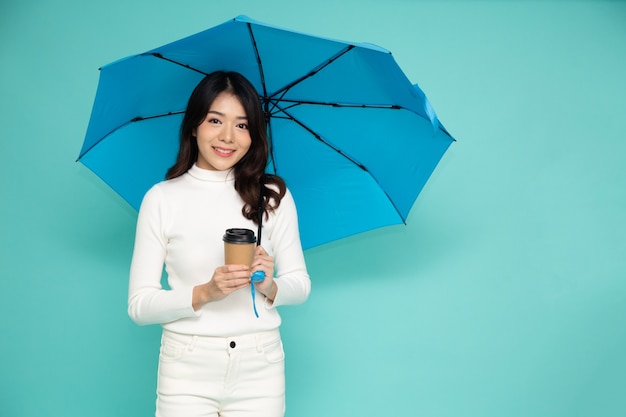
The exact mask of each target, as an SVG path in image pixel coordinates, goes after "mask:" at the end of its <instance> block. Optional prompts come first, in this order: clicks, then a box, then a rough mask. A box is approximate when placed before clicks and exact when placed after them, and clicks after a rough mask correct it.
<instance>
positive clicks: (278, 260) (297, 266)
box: [266, 191, 311, 307]
mask: <svg viewBox="0 0 626 417" xmlns="http://www.w3.org/2000/svg"><path fill="white" fill-rule="evenodd" d="M270 239H271V241H272V245H273V252H274V264H275V266H276V278H275V282H276V285H277V286H278V293H277V294H276V298H275V299H274V302H273V303H271V306H273V307H277V306H281V305H292V304H300V303H303V302H304V301H306V300H307V298H308V297H309V293H310V291H311V280H310V278H309V275H308V273H307V269H306V264H305V260H304V254H303V252H302V245H301V243H300V232H299V230H298V215H297V211H296V205H295V203H294V200H293V197H292V195H291V193H290V192H289V191H287V193H286V194H285V197H284V198H283V199H282V201H281V203H280V206H279V208H278V209H277V210H276V218H275V221H274V225H273V230H272V233H271V236H270ZM266 305H268V306H269V305H270V304H269V303H268V304H266Z"/></svg>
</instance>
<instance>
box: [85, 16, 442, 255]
mask: <svg viewBox="0 0 626 417" xmlns="http://www.w3.org/2000/svg"><path fill="white" fill-rule="evenodd" d="M216 70H227V71H237V72H240V73H242V74H243V75H244V76H246V77H247V78H248V79H249V80H250V81H251V82H252V83H253V85H254V86H255V87H256V89H257V91H258V92H259V96H260V98H261V100H262V102H263V106H264V109H265V111H266V114H267V116H268V120H269V122H268V137H269V139H270V149H271V155H270V158H269V161H268V166H267V171H268V172H273V173H276V174H278V175H280V176H281V177H283V178H284V179H285V181H286V182H287V186H288V187H289V189H290V190H291V192H292V194H293V196H294V199H295V200H296V204H297V206H298V214H299V218H300V232H301V237H302V245H303V247H304V248H305V249H306V248H310V247H313V246H317V245H320V244H323V243H326V242H330V241H333V240H336V239H340V238H342V237H346V236H350V235H354V234H356V233H360V232H364V231H367V230H372V229H375V228H378V227H382V226H387V225H392V224H399V223H404V222H405V220H406V218H407V215H408V214H409V211H410V209H411V206H412V205H413V203H414V202H415V199H416V198H417V196H418V194H419V193H420V191H421V190H422V188H423V187H424V184H425V183H426V181H427V180H428V178H429V177H430V175H431V173H432V172H433V170H434V169H435V167H436V165H437V164H438V163H439V160H440V159H441V157H442V156H443V154H444V153H445V151H446V150H447V148H448V146H449V145H450V144H451V143H452V141H453V140H454V139H453V138H452V137H451V136H450V134H449V133H448V132H447V131H446V130H445V129H444V127H443V126H442V125H441V124H440V123H439V120H438V119H437V117H436V115H435V112H434V111H433V109H432V107H431V106H430V104H429V102H428V100H427V99H426V96H425V95H424V93H423V92H422V90H420V88H419V87H418V86H417V85H413V84H411V82H410V81H409V80H408V79H407V77H406V76H405V75H404V73H403V72H402V70H401V69H400V67H399V66H398V65H397V63H396V62H395V60H394V59H393V57H392V55H391V53H390V52H389V51H387V50H385V49H383V48H380V47H378V46H375V45H371V44H362V43H350V42H343V41H338V40H332V39H325V38H321V37H316V36H311V35H307V34H303V33H298V32H294V31H290V30H285V29H282V28H278V27H275V26H271V25H267V24H264V23H261V22H258V21H254V20H252V19H250V18H248V17H245V16H239V17H237V18H235V19H233V20H230V21H228V22H226V23H223V24H221V25H219V26H216V27H213V28H210V29H208V30H205V31H203V32H200V33H197V34H195V35H192V36H189V37H186V38H184V39H180V40H178V41H175V42H173V43H170V44H167V45H164V46H161V47H159V48H156V49H153V50H150V51H147V52H145V53H142V54H138V55H134V56H130V57H127V58H124V59H121V60H119V61H116V62H113V63H111V64H109V65H106V66H104V67H102V68H101V72H100V81H99V84H98V90H97V93H96V98H95V101H94V105H93V109H92V114H91V119H90V121H89V126H88V128H87V133H86V137H85V140H84V144H83V147H82V150H81V152H80V156H79V158H78V159H79V161H81V162H82V163H83V164H84V165H85V166H87V167H88V168H89V169H91V170H92V171H93V172H94V173H95V174H97V175H98V176H99V177H100V178H102V179H103V180H104V181H105V182H106V183H107V184H108V185H109V186H111V187H112V188H113V189H114V190H115V191H116V192H117V193H119V194H120V195H121V196H122V197H123V198H124V199H125V200H126V201H127V202H128V203H130V204H131V205H132V206H133V207H134V208H136V209H138V207H139V205H140V203H141V200H142V198H143V195H144V194H145V192H146V191H147V190H148V189H149V188H150V187H151V186H152V185H153V184H155V183H156V182H158V181H162V180H163V179H164V177H165V173H166V171H167V169H168V168H169V167H170V166H171V165H172V164H173V163H174V160H175V157H176V154H177V150H178V132H179V127H180V123H181V120H182V116H183V112H184V111H185V107H186V104H187V99H188V98H189V95H190V94H191V91H192V90H193V88H194V87H195V86H196V84H198V83H199V82H200V80H201V79H202V78H203V77H204V76H205V75H206V74H208V73H211V72H213V71H216Z"/></svg>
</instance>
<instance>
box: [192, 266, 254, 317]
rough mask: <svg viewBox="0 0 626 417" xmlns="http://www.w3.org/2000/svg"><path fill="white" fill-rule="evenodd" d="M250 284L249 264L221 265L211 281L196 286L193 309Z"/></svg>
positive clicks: (197, 308)
mask: <svg viewBox="0 0 626 417" xmlns="http://www.w3.org/2000/svg"><path fill="white" fill-rule="evenodd" d="M248 285H250V268H249V267H248V266H247V265H223V266H220V267H218V268H216V269H215V272H214V273H213V278H212V279H211V281H209V282H207V283H205V284H200V285H196V286H195V287H194V289H193V296H192V298H193V299H192V305H193V309H194V310H196V311H198V310H199V309H200V308H201V307H202V306H203V305H205V304H206V303H210V302H211V301H217V300H221V299H222V298H224V297H226V296H227V295H229V294H230V293H232V292H234V291H237V290H239V289H241V288H245V287H247V286H248Z"/></svg>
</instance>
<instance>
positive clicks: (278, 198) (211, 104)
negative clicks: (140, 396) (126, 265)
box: [128, 72, 310, 417]
mask: <svg viewBox="0 0 626 417" xmlns="http://www.w3.org/2000/svg"><path fill="white" fill-rule="evenodd" d="M267 156H268V145H267V140H266V134H265V116H264V113H263V111H262V109H261V104H260V102H259V99H258V95H257V92H256V90H255V89H254V87H253V86H252V85H251V84H250V82H249V81H248V80H246V79H245V78H244V77H243V76H242V75H240V74H238V73H234V72H215V73H212V74H210V75H208V76H206V77H205V78H204V79H203V80H202V81H201V82H200V83H199V84H198V86H197V87H196V88H195V90H194V91H193V93H192V94H191V97H190V98H189V102H188V104H187V110H186V112H185V116H184V118H183V122H182V126H181V132H180V149H179V153H178V157H177V160H176V163H175V164H174V166H172V167H171V168H170V169H169V171H168V173H167V176H166V181H164V182H161V183H159V184H157V185H155V186H154V187H152V188H151V189H150V190H149V191H148V192H147V193H146V195H145V197H144V200H143V202H142V205H141V208H140V211H139V217H138V221H137V234H136V238H135V248H134V252H133V259H132V263H131V270H130V285H129V299H128V312H129V315H130V317H131V318H132V319H133V320H134V321H135V322H136V323H138V324H141V325H144V324H157V323H158V324H161V325H162V327H163V336H162V341H161V352H160V356H159V371H158V381H157V406H156V416H158V417H192V416H222V417H239V416H250V417H252V416H255V417H261V416H267V417H277V416H283V415H284V408H285V382H284V353H283V348H282V342H281V339H280V334H279V331H278V327H279V325H280V323H281V319H280V316H279V314H278V312H277V310H276V307H277V306H279V305H285V304H299V303H302V302H304V301H305V300H306V299H307V298H308V296H309V292H310V280H309V276H308V273H307V270H306V265H305V262H304V256H303V253H302V247H301V244H300V236H299V232H298V224H297V215H296V208H295V204H294V201H293V198H292V196H291V194H290V192H289V190H288V189H286V187H285V183H284V182H283V180H282V179H280V178H279V177H277V176H265V175H264V169H265V166H266V161H267ZM262 181H263V184H264V185H263V198H264V201H265V216H264V218H263V234H262V239H263V240H262V242H260V243H261V244H260V245H259V246H257V247H256V249H255V254H254V260H253V263H252V266H251V267H249V266H247V265H224V253H223V242H222V236H223V234H224V232H225V230H226V229H229V228H247V229H252V230H255V224H256V222H257V220H256V219H257V218H258V214H259V197H260V195H261V187H260V184H261V182H262ZM163 264H165V270H166V272H167V280H168V286H169V289H164V288H163V287H162V286H161V273H162V269H163ZM255 271H263V272H264V274H265V279H263V280H262V281H261V282H255V283H253V284H251V282H250V277H251V274H252V273H253V272H255ZM250 285H254V286H255V290H256V294H257V297H256V303H257V305H256V307H258V317H256V315H255V313H254V310H253V305H252V302H253V301H252V297H251V288H250Z"/></svg>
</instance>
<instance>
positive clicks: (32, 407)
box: [0, 0, 626, 417]
mask: <svg viewBox="0 0 626 417" xmlns="http://www.w3.org/2000/svg"><path fill="white" fill-rule="evenodd" d="M240 14H246V15H248V16H250V17H252V18H254V19H257V20H261V21H264V22H267V23H271V24H274V25H278V26H282V27H286V28H290V29H294V30H298V31H302V32H306V33H312V34H317V35H322V36H325V37H331V38H336V39H343V40H351V41H363V42H371V43H375V44H378V45H380V46H383V47H385V48H387V49H389V50H391V51H392V52H393V54H394V56H395V58H396V60H397V62H398V63H399V64H400V66H401V67H402V68H403V69H404V70H405V72H406V73H407V75H408V76H409V78H410V79H411V80H412V81H413V82H417V83H419V84H420V86H421V87H422V89H423V90H424V91H425V92H426V94H427V95H428V97H429V99H430V100H431V102H432V104H433V106H434V108H435V109H436V111H437V113H438V115H439V117H440V118H441V120H442V121H443V123H444V125H445V126H446V127H447V128H448V130H449V131H450V132H451V133H452V134H453V135H454V136H455V137H456V138H457V142H456V143H454V144H453V145H452V146H451V148H450V150H449V151H448V153H446V155H445V156H444V158H443V160H442V162H441V163H440V165H439V167H438V168H437V170H436V171H435V173H434V175H433V177H432V178H431V180H430V181H429V183H428V184H427V185H426V187H425V189H424V191H423V193H422V194H421V195H420V197H419V199H418V201H417V203H416V204H415V205H414V207H413V210H412V211H411V214H410V216H409V219H408V224H407V225H406V226H395V227H389V228H385V229H379V230H376V231H372V232H368V233H365V234H361V235H358V236H355V237H352V238H348V239H344V240H341V241H338V242H335V243H331V244H328V245H325V246H321V247H318V248H315V249H312V250H309V251H307V252H306V258H307V263H308V266H309V269H310V274H311V276H312V280H313V292H312V295H311V298H310V299H309V301H308V302H307V303H306V304H304V305H302V306H298V307H285V308H283V309H282V314H283V317H284V324H283V334H284V339H285V348H286V352H287V355H288V358H287V378H288V400H287V402H288V403H287V406H288V412H287V415H288V416H292V417H293V416H297V417H319V416H325V417H331V416H342V417H343V416H353V415H354V416H428V417H448V416H450V417H452V416H454V417H458V416H488V417H492V416H493V417H503V416H504V417H513V416H520V417H534V416H546V417H561V416H563V417H566V416H567V417H574V416H594V417H597V416H601V417H609V416H611V417H612V416H615V417H617V416H620V417H621V416H624V415H626V395H625V393H626V320H625V318H626V280H625V277H626V261H625V259H626V256H624V254H625V253H626V242H625V236H626V219H625V215H626V192H625V191H624V190H625V187H626V169H625V163H626V116H625V110H626V102H625V99H624V96H625V94H626V81H625V80H626V78H625V75H624V74H626V46H625V45H626V3H625V2H619V1H604V2H603V1H569V2H568V1H438V2H435V1H432V2H431V1H409V0H385V1H382V0H379V1H372V0H351V1H340V0H332V1H330V0H316V1H310V2H298V1H294V0H266V1H259V0H247V1H235V0H233V1H209V0H205V1H192V0H179V1H156V0H138V1H129V0H108V1H107V2H85V1H77V0H75V1H72V0H59V1H43V0H33V1H18V0H2V1H0V56H1V57H2V61H1V65H0V106H1V108H0V110H1V112H0V118H1V123H0V167H1V169H2V175H1V176H0V192H1V194H0V199H1V200H0V242H1V245H2V247H1V251H0V268H1V269H0V276H1V287H0V309H1V310H0V311H1V314H2V319H1V321H0V416H2V417H22V416H48V417H72V416H80V417H84V416H93V417H104V416H132V417H141V416H150V415H153V409H154V389H155V372H156V361H157V356H158V343H159V328H158V326H151V327H138V326H136V325H134V324H133V323H132V322H131V321H130V319H129V318H128V317H127V314H126V293H127V274H128V267H129V262H130V256H131V251H132V245H133V237H134V226H135V221H136V213H135V212H134V211H133V210H132V209H130V208H129V207H128V206H127V205H126V204H125V203H124V202H123V201H122V200H121V199H120V198H119V197H117V196H116V195H115V194H114V193H113V192H112V191H110V190H109V189H108V188H107V187H106V186H105V185H104V184H102V183H101V182H100V180H98V179H97V178H96V177H95V175H93V174H92V173H91V172H90V171H88V170H87V169H86V168H85V167H84V166H82V165H81V164H80V163H75V159H76V157H77V156H78V152H79V150H80V147H81V144H82V139H83V135H84V133H85V130H86V127H87V123H88V119H89V115H90V111H91V105H92V103H93V97H94V95H95V91H96V87H97V83H98V70H97V69H98V67H99V66H101V65H104V64H106V63H109V62H111V61H114V60H116V59H118V58H121V57H124V56H127V55H131V54H135V53H139V52H143V51H145V50H148V49H151V48H153V47H156V46H159V45H161V44H164V43H168V42H170V41H173V40H175V39H178V38H181V37H184V36H187V35H191V34H193V33H196V32H198V31H201V30H204V29H206V28H208V27H211V26H214V25H216V24H219V23H222V22H224V21H226V20H228V19H231V18H233V17H235V16H237V15H240ZM381 146H383V147H384V149H385V150H386V151H391V152H402V149H395V148H394V146H393V137H383V138H381Z"/></svg>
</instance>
